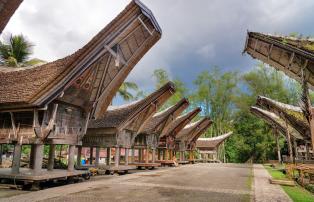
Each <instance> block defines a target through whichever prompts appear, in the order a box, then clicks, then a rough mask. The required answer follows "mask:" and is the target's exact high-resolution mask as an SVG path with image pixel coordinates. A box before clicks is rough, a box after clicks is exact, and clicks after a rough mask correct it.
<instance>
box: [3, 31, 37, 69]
mask: <svg viewBox="0 0 314 202" xmlns="http://www.w3.org/2000/svg"><path fill="white" fill-rule="evenodd" d="M32 48H33V44H32V43H31V42H29V41H28V40H27V39H26V38H25V36H24V35H22V34H20V35H11V36H10V37H9V39H8V40H7V41H5V42H0V60H1V61H2V62H4V63H6V64H7V65H8V66H12V67H16V66H18V65H19V64H21V63H24V62H26V61H27V60H28V59H29V56H30V55H31V54H32Z"/></svg>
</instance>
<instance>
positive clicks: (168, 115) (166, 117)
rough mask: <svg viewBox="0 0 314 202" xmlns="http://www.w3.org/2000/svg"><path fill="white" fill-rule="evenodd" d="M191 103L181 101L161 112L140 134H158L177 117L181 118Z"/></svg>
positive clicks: (150, 120) (148, 122)
mask: <svg viewBox="0 0 314 202" xmlns="http://www.w3.org/2000/svg"><path fill="white" fill-rule="evenodd" d="M188 106H189V101H188V100H187V99H186V98H183V99H181V100H180V101H179V102H178V103H177V104H175V105H173V106H171V107H169V108H167V109H165V110H163V111H161V112H158V113H156V114H154V116H152V118H150V119H149V120H148V121H147V122H146V124H145V125H144V126H143V127H142V129H141V130H140V131H139V132H138V133H142V134H148V135H149V134H158V135H160V134H161V132H162V130H163V129H164V128H166V127H167V126H168V125H169V123H171V122H172V121H173V120H174V119H175V118H176V117H178V116H179V114H181V113H182V112H183V111H184V110H185V109H186V108H187V107H188Z"/></svg>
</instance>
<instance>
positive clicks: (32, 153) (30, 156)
mask: <svg viewBox="0 0 314 202" xmlns="http://www.w3.org/2000/svg"><path fill="white" fill-rule="evenodd" d="M34 152H35V145H34V144H32V145H31V152H30V154H29V168H30V169H33V168H34Z"/></svg>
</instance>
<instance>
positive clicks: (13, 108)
mask: <svg viewBox="0 0 314 202" xmlns="http://www.w3.org/2000/svg"><path fill="white" fill-rule="evenodd" d="M26 3H28V1H26V0H25V1H23V0H0V33H1V32H2V31H3V29H4V28H5V27H6V25H7V23H8V22H9V20H10V18H11V16H12V15H13V14H14V13H15V11H16V10H17V9H18V7H19V6H20V4H26ZM161 37H162V29H161V27H160V26H159V24H158V22H157V20H156V19H155V17H154V15H153V13H152V11H151V10H150V9H149V8H147V7H146V6H145V5H144V4H143V3H142V2H141V1H139V0H131V1H130V3H129V4H128V5H127V6H126V7H125V8H124V10H122V11H121V12H120V14H119V15H117V16H116V17H115V18H114V19H113V20H112V21H111V22H110V23H109V24H108V25H106V26H104V28H103V29H102V30H100V31H99V32H98V33H97V34H96V35H95V36H94V37H93V38H92V39H91V40H90V41H89V42H88V43H86V45H84V46H83V47H81V48H80V49H78V50H77V51H75V52H74V53H72V54H71V55H68V56H66V57H64V58H61V59H58V60H56V61H53V62H48V63H43V64H39V65H35V66H22V67H19V68H12V67H10V66H9V65H7V63H5V62H1V61H0V62H1V63H0V163H1V167H0V201H2V200H3V201H58V200H61V201H91V200H100V201H291V199H290V198H289V196H288V195H289V194H288V195H287V193H286V192H284V191H283V189H282V188H281V187H280V186H279V185H274V184H271V183H269V178H270V175H269V174H268V173H267V171H266V170H265V168H264V167H263V166H261V165H257V164H254V165H252V163H250V162H248V163H246V164H227V163H226V159H225V153H224V152H225V146H224V144H225V142H226V141H227V140H228V139H230V138H232V137H233V134H234V133H233V132H232V131H224V133H223V134H216V135H213V134H211V135H212V137H208V134H209V133H208V129H209V128H211V127H213V125H214V124H215V121H214V120H212V119H211V118H210V117H209V116H207V115H205V113H203V112H202V111H203V110H204V107H203V106H201V107H199V106H197V105H195V104H191V101H189V100H188V99H187V98H185V97H183V98H180V99H178V101H177V102H176V103H174V104H172V105H171V106H169V105H167V106H168V107H167V108H166V107H164V106H165V104H166V103H167V101H169V100H170V98H172V97H173V96H174V94H175V93H176V91H178V89H177V86H176V85H175V82H171V81H169V82H166V83H165V84H164V85H163V86H161V87H160V88H159V89H157V90H155V91H154V92H152V93H150V94H149V95H147V96H145V97H144V98H141V99H138V100H136V101H132V102H130V103H127V104H122V105H117V106H114V105H113V104H112V103H113V99H114V97H115V96H116V94H117V92H118V90H119V88H120V86H121V85H122V84H123V83H124V81H125V79H126V78H127V76H128V75H129V74H130V72H131V71H132V69H133V68H135V66H136V65H137V63H138V62H139V61H140V60H141V59H142V58H143V57H145V54H146V53H147V52H148V51H150V49H151V48H153V47H154V45H155V44H156V43H157V42H158V41H159V40H160V39H161ZM313 47H314V42H313V41H310V40H307V39H300V38H293V37H283V36H276V35H267V34H262V33H257V32H248V33H247V39H246V43H245V49H244V52H246V53H248V54H249V55H250V56H252V57H253V58H255V59H258V60H261V61H262V62H264V63H267V64H269V65H270V66H271V67H274V68H276V69H278V70H280V71H282V72H284V73H285V74H287V75H288V76H289V77H292V78H293V79H296V80H297V81H298V82H300V83H301V84H302V97H301V99H300V106H292V105H289V104H285V103H282V102H279V101H276V100H274V99H271V98H268V97H265V96H258V97H257V98H256V105H254V106H251V108H250V109H249V110H250V112H251V113H252V114H254V115H255V116H257V117H259V118H260V119H263V120H264V121H265V122H266V123H267V124H268V125H269V126H270V127H271V128H272V131H273V135H274V140H275V142H276V156H277V159H276V161H271V162H270V163H271V164H272V165H273V166H274V167H276V166H278V165H279V166H280V169H282V170H285V172H286V173H287V175H289V179H288V180H286V181H284V180H283V181H284V182H281V181H271V182H272V183H273V182H274V183H277V184H280V183H292V184H293V185H295V184H296V182H295V181H294V179H296V181H298V182H299V184H300V185H308V184H313V183H314V153H313V151H314V110H313V109H314V108H313V107H312V104H311V102H310V97H309V89H314V51H313V50H314V48H313ZM190 100H191V99H190ZM205 134H207V136H206V137H204V135H205ZM280 137H281V138H282V137H283V139H284V141H285V142H286V144H287V149H288V155H282V154H281V148H280V140H279V139H280ZM4 147H6V148H10V149H11V150H10V149H8V150H7V151H6V153H3V148H4ZM25 148H29V149H28V150H26V149H25ZM25 151H27V152H26V154H25ZM45 153H46V154H45ZM4 155H5V156H7V157H8V158H6V160H7V159H10V160H9V164H5V163H7V161H6V162H4V160H3V158H2V157H3V156H4ZM296 171H297V172H298V173H299V174H298V176H296V174H295V173H296ZM127 173H129V174H127ZM253 173H254V175H253ZM123 174H126V175H123ZM117 175H119V177H118V176H117ZM287 181H288V182H287ZM74 182H75V183H74ZM252 184H254V186H253V187H252V186H251V185H252ZM61 185H62V186H61ZM298 186H299V185H298ZM2 187H5V188H2ZM12 188H14V189H15V190H14V191H13V190H12ZM24 190H26V191H24ZM30 190H31V191H30ZM301 198H302V197H301Z"/></svg>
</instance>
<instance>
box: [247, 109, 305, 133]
mask: <svg viewBox="0 0 314 202" xmlns="http://www.w3.org/2000/svg"><path fill="white" fill-rule="evenodd" d="M250 111H251V112H252V113H253V114H254V115H256V116H257V117H259V118H262V119H263V120H264V121H266V122H267V123H268V124H269V125H271V126H272V127H273V128H276V129H278V130H279V131H280V132H281V134H283V136H285V134H286V132H287V131H286V128H287V127H288V131H289V133H290V134H291V135H292V136H293V137H295V138H297V139H303V137H302V135H301V134H300V133H299V132H298V131H297V130H295V129H294V128H293V127H292V126H291V125H290V124H286V123H285V121H284V120H283V119H281V118H280V117H279V116H277V115H276V114H274V113H272V112H270V111H267V110H264V109H261V108H259V107H255V106H252V107H251V108H250Z"/></svg>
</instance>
